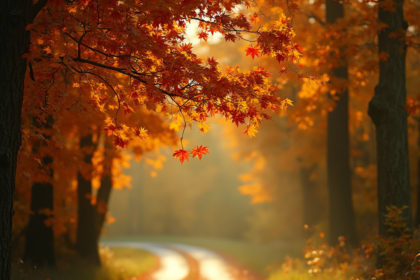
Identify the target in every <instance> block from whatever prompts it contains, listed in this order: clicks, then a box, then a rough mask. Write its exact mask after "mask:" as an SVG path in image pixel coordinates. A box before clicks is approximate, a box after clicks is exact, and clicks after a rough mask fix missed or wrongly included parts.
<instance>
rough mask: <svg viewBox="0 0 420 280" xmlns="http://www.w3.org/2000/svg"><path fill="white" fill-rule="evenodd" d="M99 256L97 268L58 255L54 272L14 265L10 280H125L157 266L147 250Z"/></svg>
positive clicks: (104, 252)
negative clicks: (99, 263) (99, 264)
mask: <svg viewBox="0 0 420 280" xmlns="http://www.w3.org/2000/svg"><path fill="white" fill-rule="evenodd" d="M100 255H101V263H102V264H101V266H100V267H98V266H95V265H92V264H91V263H88V262H86V261H84V260H81V259H80V257H78V256H77V255H76V254H74V253H71V252H65V253H63V252H60V258H59V260H58V261H57V265H56V267H53V268H48V267H46V268H45V267H44V268H37V267H31V266H28V265H27V264H25V263H23V262H21V261H17V262H13V263H12V280H126V279H132V278H133V277H137V276H138V275H143V274H145V273H146V272H148V271H151V270H153V269H154V268H155V267H157V265H158V258H157V257H156V256H155V255H154V254H152V253H150V252H148V251H146V250H140V249H134V248H105V247H104V248H101V250H100ZM63 256H64V258H63Z"/></svg>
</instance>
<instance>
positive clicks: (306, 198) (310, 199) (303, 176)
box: [300, 164, 321, 226]
mask: <svg viewBox="0 0 420 280" xmlns="http://www.w3.org/2000/svg"><path fill="white" fill-rule="evenodd" d="M315 169H316V165H315V164H314V165H311V166H310V167H301V168H300V181H301V185H302V203H303V205H302V209H303V215H302V216H303V223H304V224H305V225H308V226H314V225H315V224H317V223H318V222H319V220H320V216H321V214H320V212H321V205H320V203H319V201H318V200H317V199H316V184H315V183H314V182H313V181H312V180H311V174H312V172H313V171H314V170H315Z"/></svg>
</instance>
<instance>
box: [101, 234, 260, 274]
mask: <svg viewBox="0 0 420 280" xmlns="http://www.w3.org/2000/svg"><path fill="white" fill-rule="evenodd" d="M102 244H103V245H105V246H108V247H128V248H138V249H142V250H146V251H149V252H151V253H152V254H154V255H156V256H157V257H158V258H159V266H158V268H157V269H156V270H154V271H153V272H152V273H151V274H150V275H148V276H147V277H145V278H141V277H140V278H139V279H151V280H238V279H240V280H256V279H257V278H256V277H255V276H252V275H251V274H249V273H248V272H247V271H246V270H244V269H242V268H239V267H238V266H236V265H234V264H232V263H231V262H230V261H227V260H226V259H225V258H224V257H222V256H221V255H219V254H217V253H215V252H213V251H211V250H208V249H204V248H201V247H197V246H192V245H185V244H178V243H152V242H129V241H114V242H103V243H102Z"/></svg>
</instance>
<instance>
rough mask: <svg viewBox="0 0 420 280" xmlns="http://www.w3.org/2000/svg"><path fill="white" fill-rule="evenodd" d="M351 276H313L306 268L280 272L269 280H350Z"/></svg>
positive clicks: (273, 274)
mask: <svg viewBox="0 0 420 280" xmlns="http://www.w3.org/2000/svg"><path fill="white" fill-rule="evenodd" d="M349 279H351V276H350V275H347V274H345V273H332V274H331V273H327V272H325V273H321V274H319V275H311V274H309V273H308V272H307V271H306V270H305V269H304V268H302V269H294V270H291V271H289V272H287V273H286V272H283V271H278V272H274V273H272V274H271V275H270V276H269V277H268V280H349Z"/></svg>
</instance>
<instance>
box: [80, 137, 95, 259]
mask: <svg viewBox="0 0 420 280" xmlns="http://www.w3.org/2000/svg"><path fill="white" fill-rule="evenodd" d="M80 148H81V149H82V152H83V155H84V159H83V160H84V162H85V163H87V164H88V166H89V167H90V168H91V167H92V157H93V151H94V149H95V147H94V143H93V141H92V134H89V135H87V136H84V137H82V138H80ZM83 173H88V176H87V178H85V177H84V176H83V175H82V172H80V171H79V173H78V175H77V183H78V187H77V201H78V211H77V217H78V219H77V237H76V248H77V251H78V253H79V254H80V255H81V256H83V257H85V258H87V259H88V260H89V261H91V262H92V263H94V264H98V265H99V264H100V259H99V252H98V239H97V233H96V208H95V205H93V204H92V203H91V197H92V181H91V179H92V176H91V174H92V171H91V170H89V171H88V172H83Z"/></svg>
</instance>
